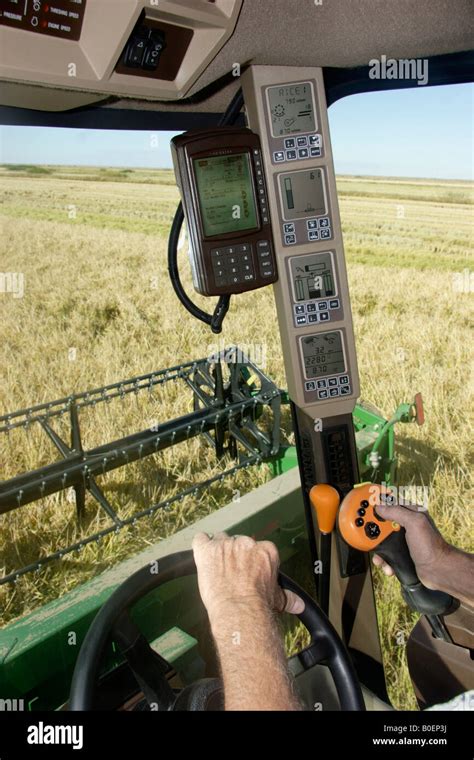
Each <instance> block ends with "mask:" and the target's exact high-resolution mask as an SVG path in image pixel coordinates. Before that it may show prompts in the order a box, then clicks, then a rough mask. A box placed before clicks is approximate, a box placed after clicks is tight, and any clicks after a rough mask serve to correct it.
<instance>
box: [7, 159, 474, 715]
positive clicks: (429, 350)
mask: <svg viewBox="0 0 474 760" xmlns="http://www.w3.org/2000/svg"><path fill="white" fill-rule="evenodd" d="M0 182H1V195H2V206H1V209H0V215H1V222H0V223H1V230H2V250H1V262H2V264H1V267H0V268H1V270H2V272H17V273H22V274H23V276H24V294H23V297H22V298H15V297H14V295H13V294H12V293H5V292H2V293H0V309H1V327H0V330H1V333H0V335H1V341H0V352H1V353H0V361H1V367H2V369H1V374H0V387H1V392H0V414H4V413H6V412H9V411H14V410H15V409H19V408H22V407H26V406H30V405H32V404H34V403H39V402H42V401H49V400H52V399H55V398H59V397H61V396H64V395H68V394H70V393H72V392H78V391H83V390H86V389H89V388H94V387H97V386H100V385H104V384H107V383H112V382H115V381H118V380H122V379H124V378H127V377H132V376H134V375H138V374H143V373H146V372H151V371H153V370H157V369H160V368H163V367H168V366H172V365H174V364H177V363H179V362H181V361H183V362H184V361H189V360H190V359H193V358H200V357H204V356H206V355H208V354H209V351H210V350H211V349H212V348H213V347H214V346H215V344H216V342H217V341H216V339H215V338H213V337H212V336H211V333H210V332H209V331H208V329H207V328H205V327H204V326H202V325H201V324H200V323H197V322H196V321H194V320H193V319H192V318H191V317H190V316H189V315H188V314H187V312H185V311H184V310H183V309H182V307H181V306H180V305H179V304H178V302H177V300H176V298H175V295H174V292H173V290H172V287H171V285H170V283H169V281H168V278H167V265H166V250H167V233H168V229H169V225H170V222H171V218H172V215H173V212H174V209H175V206H176V203H177V200H178V193H177V190H176V187H175V184H174V178H173V175H172V173H171V172H170V171H167V170H158V171H154V172H152V171H145V170H120V169H113V170H112V169H111V170H103V169H97V168H91V169H87V168H81V169H78V168H75V167H42V168H40V169H38V168H31V167H24V168H21V167H15V168H13V169H12V168H11V167H10V168H7V167H3V168H0ZM338 189H339V194H340V204H341V214H342V221H343V231H344V238H345V247H346V256H347V262H348V270H349V280H350V285H351V293H352V307H353V313H354V321H355V330H356V338H357V347H358V356H359V365H360V374H361V387H362V390H363V392H362V397H363V398H364V399H365V400H369V401H371V402H373V403H374V404H375V405H377V406H378V407H379V408H380V409H381V410H382V411H383V412H384V413H385V414H386V415H389V414H390V413H391V412H392V411H393V410H394V409H395V407H396V406H397V404H398V403H399V402H400V401H403V400H410V399H411V398H412V397H413V395H414V393H415V392H417V391H421V392H422V393H423V397H424V402H425V411H426V418H427V419H426V424H425V426H424V427H422V428H420V429H418V428H416V427H415V426H413V425H410V426H400V427H399V428H398V434H397V441H398V448H397V450H398V454H399V458H400V472H399V476H400V482H401V483H402V484H404V485H408V484H416V485H420V486H427V487H428V489H429V491H428V493H429V509H430V511H431V514H432V515H433V517H434V518H435V520H436V521H437V523H438V525H439V527H440V529H441V531H442V532H443V534H444V535H445V536H446V538H447V539H448V540H450V541H451V542H453V543H455V544H456V545H458V546H460V547H462V548H464V549H467V550H471V551H472V549H473V530H472V527H473V520H472V502H473V498H472V497H473V488H472V476H471V470H472V448H471V446H472V444H471V440H472V390H473V375H472V349H471V347H472V311H473V295H472V292H470V288H469V271H470V270H471V269H472V258H471V257H472V222H473V212H472V209H473V206H472V203H473V188H472V185H471V184H470V183H467V182H455V181H452V182H442V181H436V180H425V181H423V180H399V179H396V178H395V179H391V178H361V177H339V179H338ZM180 255H181V257H182V266H183V269H186V262H185V254H184V251H181V254H180ZM186 271H187V270H186ZM184 280H185V282H186V284H187V286H188V288H189V289H190V288H191V285H190V278H189V276H186V277H185V278H184ZM196 301H197V302H198V303H200V304H201V305H203V306H204V307H206V308H207V306H208V305H207V304H206V303H205V299H202V298H200V297H199V296H196ZM256 315H257V316H256ZM233 343H241V344H245V345H253V346H255V345H258V346H260V347H263V350H264V351H265V355H266V366H265V371H266V372H267V374H269V375H270V376H271V377H272V378H273V379H274V380H275V382H276V383H277V384H278V385H280V386H284V385H285V378H284V371H283V362H282V359H281V354H280V344H279V337H278V331H277V328H276V318H275V308H274V303H273V296H272V291H271V288H266V289H263V290H259V291H256V292H254V293H250V294H245V295H242V296H240V297H239V298H234V299H233V305H232V307H231V311H230V313H229V315H228V318H227V320H226V323H225V328H224V332H223V335H222V336H221V337H220V338H219V344H220V345H221V344H222V345H230V344H233ZM189 402H190V395H189V394H188V395H186V394H183V393H181V392H180V389H179V387H178V386H176V385H173V386H172V387H171V388H169V389H168V390H167V391H165V392H164V393H163V394H162V395H159V394H157V395H156V397H152V398H151V399H149V400H147V401H144V400H141V399H140V398H139V397H136V398H130V399H128V400H127V401H126V402H123V404H121V405H120V407H119V409H118V412H117V406H114V405H112V404H111V405H105V404H104V405H103V408H100V409H99V407H98V408H97V409H96V410H92V411H91V412H90V413H87V414H85V415H84V420H83V422H84V425H83V436H84V445H85V446H86V447H88V448H89V447H91V446H94V445H98V444H100V443H104V442H106V441H108V440H112V439H113V438H117V437H120V436H121V435H125V434H126V433H128V432H133V431H135V430H139V429H143V428H144V427H146V426H147V424H150V422H151V421H154V420H158V421H160V420H161V421H162V420H163V419H167V418H171V417H175V416H178V415H179V414H183V413H185V412H186V411H189V410H190V406H189ZM119 403H120V402H119ZM60 429H61V425H59V427H58V430H60ZM283 431H284V434H286V436H287V437H288V438H289V439H290V438H291V426H290V420H289V417H288V415H287V414H286V415H285V416H284V419H283ZM0 438H1V439H2V440H0V446H1V448H0V457H1V474H0V479H5V478H8V477H11V476H13V475H15V474H16V473H19V472H21V471H23V470H25V469H31V468H33V467H37V466H40V465H41V464H45V463H47V462H49V461H51V460H52V459H54V458H57V455H56V454H55V453H54V449H53V447H52V445H51V444H50V443H49V442H48V441H47V439H46V436H45V434H44V433H40V432H39V431H38V432H35V431H34V430H31V431H29V432H27V431H23V430H21V431H18V432H12V433H10V435H9V436H5V435H3V436H0ZM218 469H219V468H218V466H216V464H215V462H214V461H213V460H212V459H211V456H210V453H209V449H206V448H205V447H204V446H200V445H199V444H198V443H197V442H196V441H192V442H190V443H188V444H186V445H181V446H178V447H176V448H173V449H170V450H168V451H166V452H164V453H162V454H160V455H159V457H157V459H156V461H155V462H153V461H152V460H151V459H148V460H144V461H143V462H141V463H139V464H136V465H131V466H130V467H127V468H124V469H120V470H117V471H115V472H112V473H110V474H109V475H107V476H104V477H103V478H101V479H100V482H101V485H103V487H104V491H105V492H106V493H107V494H108V496H109V498H110V499H111V501H112V502H113V504H114V507H116V508H117V511H118V512H119V513H120V515H121V516H127V515H130V514H132V513H133V512H135V511H138V510H140V509H143V508H144V507H146V506H148V505H149V504H150V503H152V502H157V501H159V500H160V499H162V498H164V497H165V496H169V495H172V494H173V493H176V492H177V491H179V490H181V489H182V488H184V487H186V486H187V485H188V484H189V483H190V482H191V481H192V480H193V479H195V478H200V479H201V478H206V477H209V476H210V475H212V474H213V473H215V472H217V471H218ZM268 477H269V473H268V471H267V469H266V468H265V467H264V466H262V467H260V468H252V469H251V470H249V471H246V472H243V473H240V474H239V475H238V477H237V479H236V480H235V481H233V482H232V483H226V482H224V483H220V484H219V485H218V486H216V487H213V488H212V489H210V490H207V491H205V492H204V493H203V494H202V495H200V496H198V497H192V498H191V497H189V498H186V499H185V500H184V501H183V502H180V503H179V505H178V506H177V507H176V509H174V510H173V511H170V512H168V513H163V514H158V515H156V516H155V517H154V518H153V519H149V520H146V521H145V522H144V523H143V524H142V525H140V524H139V525H137V526H136V527H135V528H134V529H133V530H129V531H123V532H122V533H120V534H119V535H117V536H115V535H112V536H111V537H109V538H107V539H106V540H105V541H104V542H103V543H102V544H99V545H98V546H95V545H94V546H91V547H88V548H86V549H85V550H84V551H83V552H82V553H81V555H80V557H74V558H70V559H67V560H66V559H65V560H63V562H62V563H59V564H56V565H54V566H51V567H49V568H47V569H45V570H44V571H42V572H41V573H40V574H39V575H34V576H26V577H25V578H23V579H21V580H20V581H19V582H18V583H17V584H16V586H14V587H12V586H8V587H5V586H2V587H0V605H1V610H2V613H1V619H2V620H3V623H4V624H5V623H6V622H8V621H9V620H11V619H13V618H15V617H17V616H18V615H21V614H23V613H24V612H26V611H29V610H31V609H33V608H35V607H37V606H39V605H40V604H42V603H44V602H46V601H48V600H50V599H54V598H56V597H58V596H59V595H61V594H63V593H65V592H66V591H68V590H69V589H71V588H73V587H74V586H76V585H78V584H79V583H81V582H84V581H85V580H87V579H88V578H90V577H92V576H93V575H95V574H97V573H99V572H101V571H103V570H104V569H105V568H106V567H108V566H110V564H111V563H112V562H114V563H115V562H118V561H120V560H121V559H123V558H124V557H126V556H130V555H131V554H133V553H135V552H136V551H138V550H139V549H141V548H144V546H145V545H147V544H150V543H154V542H155V541H157V540H159V539H160V538H163V537H166V536H167V535H170V534H171V533H173V532H175V531H176V530H179V529H180V528H182V527H184V526H185V525H187V524H189V523H190V522H192V521H194V520H196V519H197V518H199V517H201V516H203V515H205V514H207V513H208V512H209V511H212V510H214V509H217V508H218V507H219V506H222V505H223V504H225V503H227V502H228V501H230V500H231V498H232V492H233V489H234V488H238V489H239V490H241V491H242V492H245V491H249V490H251V489H252V488H254V487H255V486H256V485H259V484H260V483H262V482H264V481H265V480H266V479H268ZM87 510H88V517H87V525H86V528H85V530H86V533H90V532H92V531H93V530H98V529H100V528H101V527H103V526H104V525H105V524H106V522H107V519H106V518H104V516H103V514H102V512H101V511H100V510H99V508H98V507H97V505H96V503H95V502H93V501H88V503H87ZM79 536H80V532H79V531H78V528H77V526H76V524H75V520H74V504H73V502H72V500H71V499H70V496H69V494H68V493H65V494H61V495H56V496H54V497H50V498H48V499H46V500H44V502H43V503H41V504H33V505H30V506H26V507H24V508H23V509H20V510H18V511H16V512H13V513H10V514H9V515H6V516H4V517H1V518H0V566H1V567H2V569H3V570H4V571H5V572H10V571H11V570H14V569H15V568H17V567H19V566H22V565H24V564H27V563H28V562H30V561H32V560H34V559H35V558H36V557H37V556H38V555H40V554H41V555H44V554H49V553H50V552H52V551H54V550H55V549H56V548H58V546H59V545H65V544H67V543H71V542H72V541H74V540H77V538H78V537H79ZM376 590H377V598H378V610H379V622H380V630H381V636H382V642H383V647H384V653H385V655H386V671H387V679H388V683H389V689H390V695H391V698H392V700H393V702H394V704H395V705H396V706H398V707H400V708H404V709H409V708H413V707H414V704H415V703H414V698H413V695H412V692H411V689H410V686H409V681H408V677H407V672H406V666H405V655H404V646H403V643H401V642H403V639H404V638H406V637H407V636H408V634H409V631H410V628H411V627H412V625H413V622H414V619H415V617H414V616H413V615H411V614H410V613H409V612H408V611H407V610H406V608H405V607H404V605H403V603H402V601H401V596H400V593H399V589H398V586H397V584H396V583H395V582H390V581H389V580H388V579H385V578H381V577H380V576H379V575H377V577H376Z"/></svg>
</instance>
